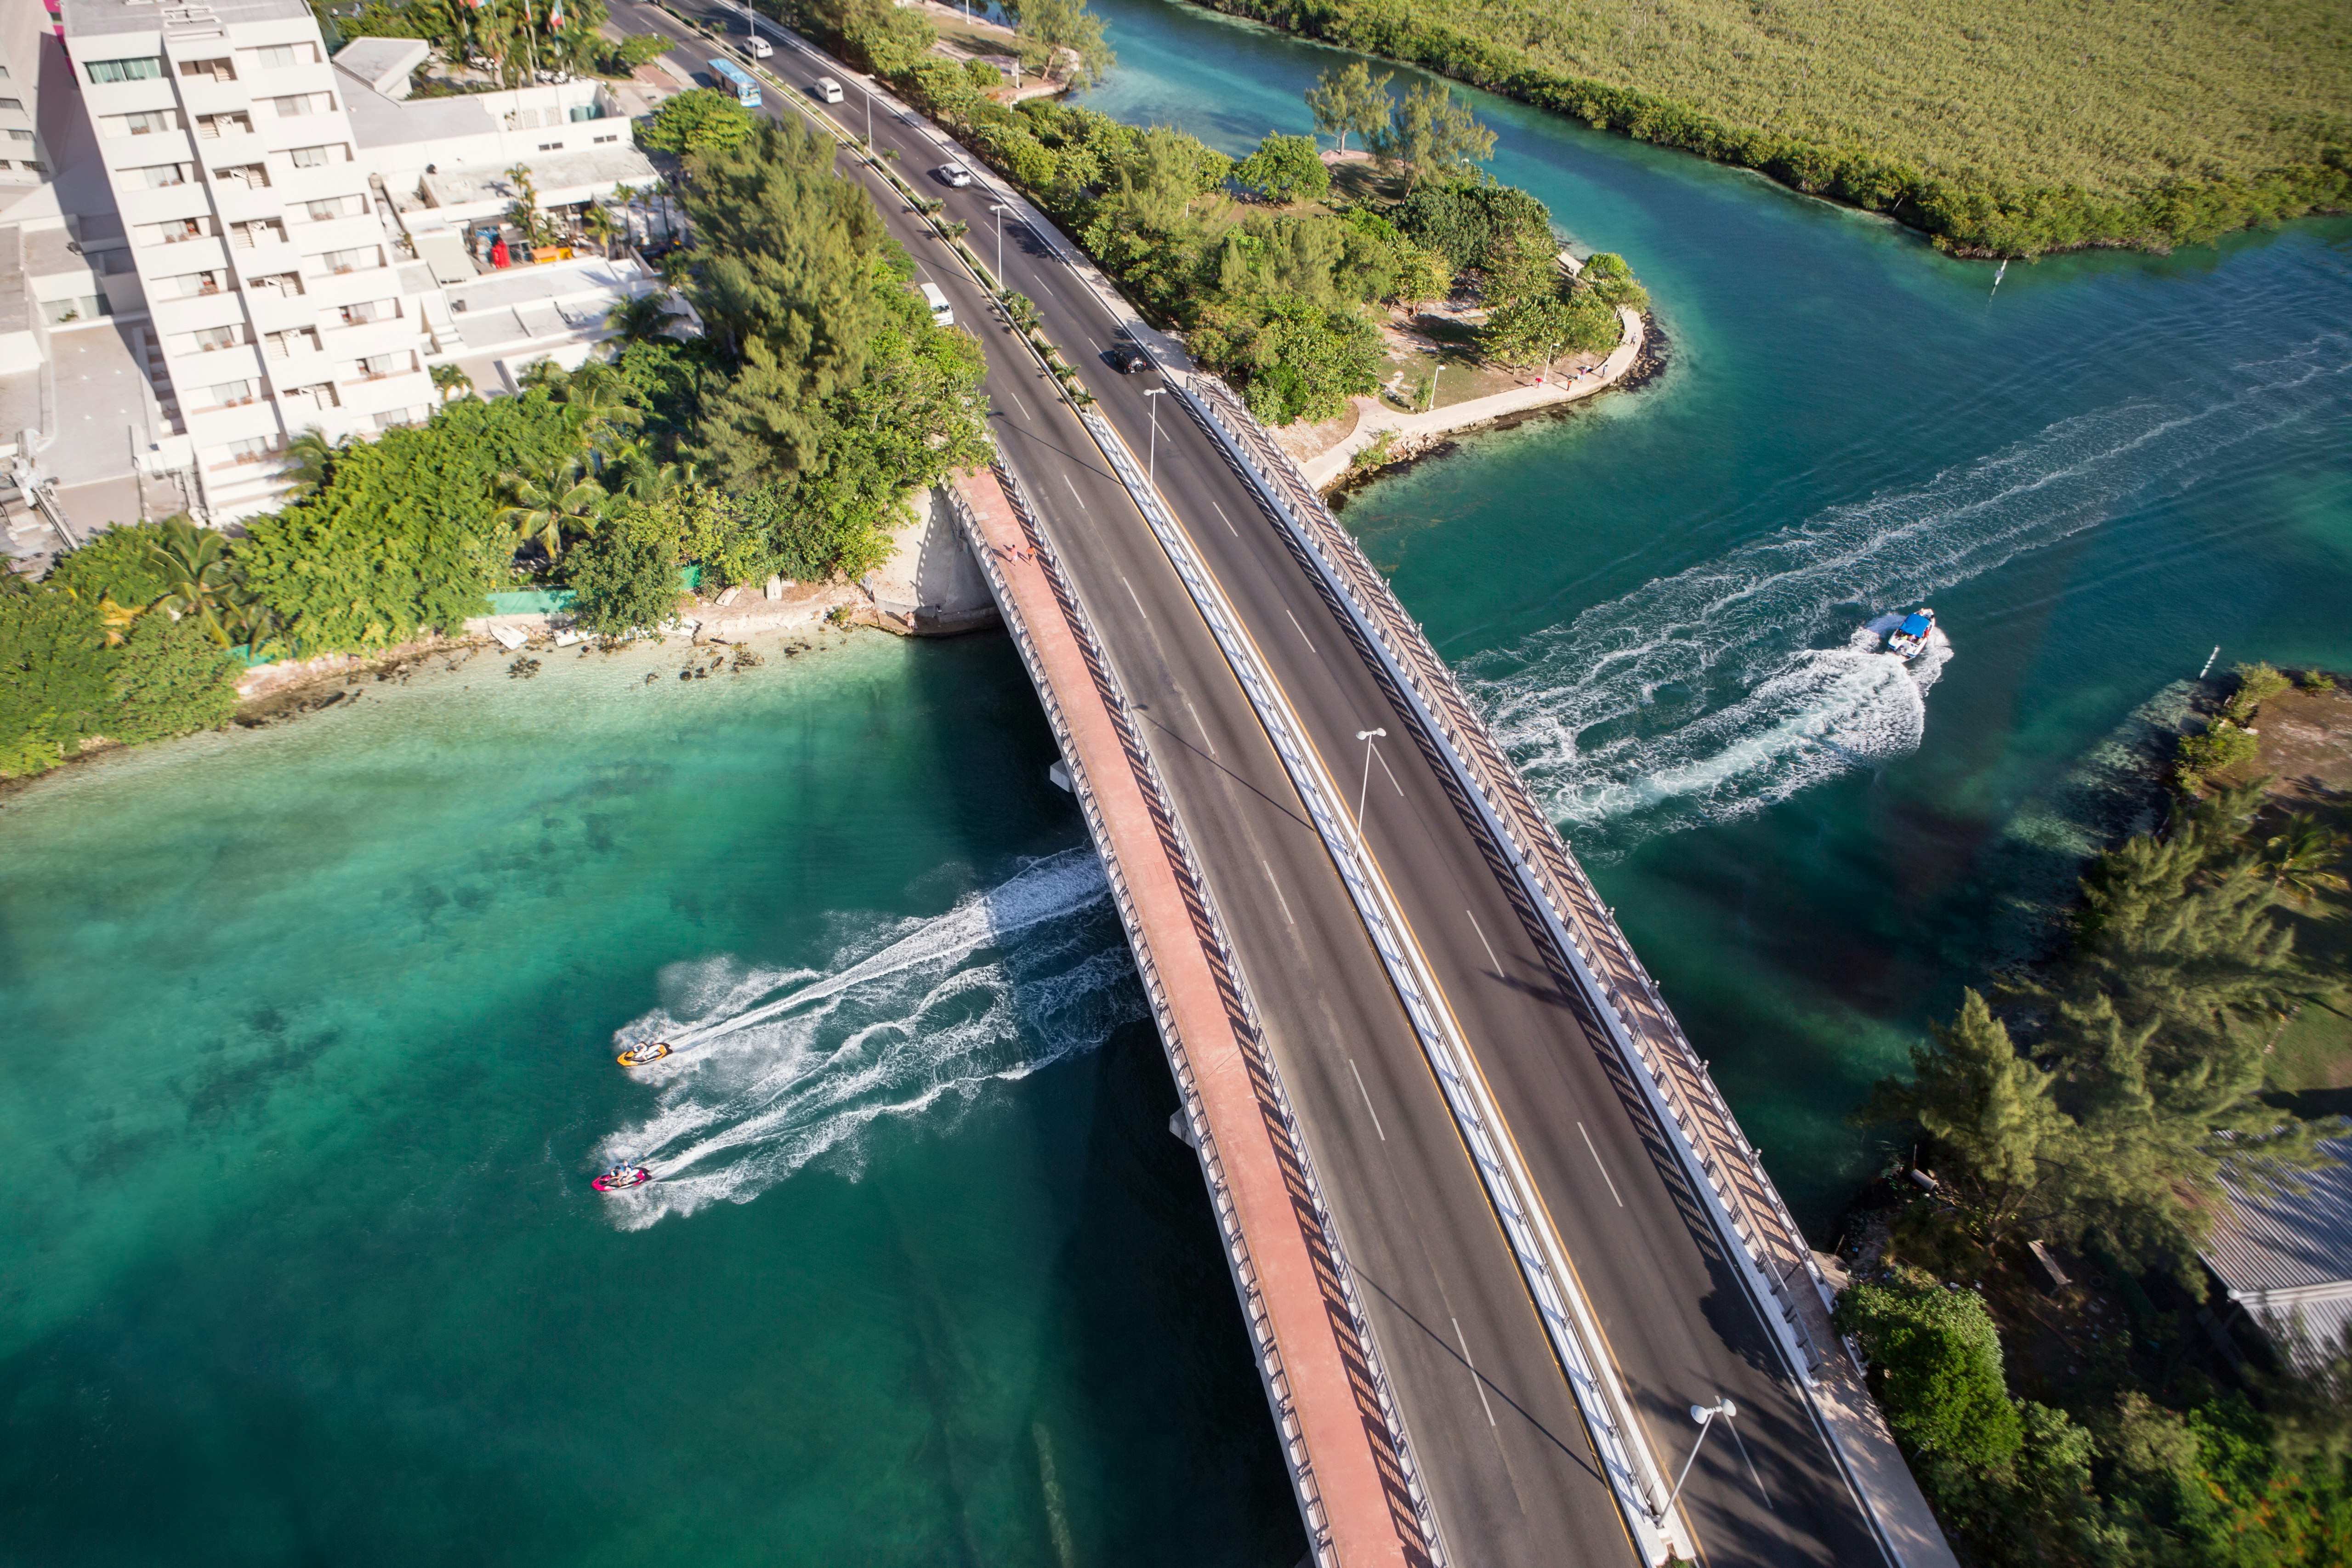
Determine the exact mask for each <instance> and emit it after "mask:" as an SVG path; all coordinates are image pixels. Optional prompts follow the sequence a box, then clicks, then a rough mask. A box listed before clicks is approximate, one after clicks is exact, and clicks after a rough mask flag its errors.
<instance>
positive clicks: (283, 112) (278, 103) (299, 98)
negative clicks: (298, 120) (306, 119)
mask: <svg viewBox="0 0 2352 1568" xmlns="http://www.w3.org/2000/svg"><path fill="white" fill-rule="evenodd" d="M268 104H269V107H270V108H271V109H273V110H276V111H277V114H278V119H280V120H291V119H293V118H294V117H295V116H296V115H298V114H308V113H310V110H311V104H310V94H309V93H307V92H297V93H291V94H289V95H288V96H286V97H284V98H273V99H270V100H268Z"/></svg>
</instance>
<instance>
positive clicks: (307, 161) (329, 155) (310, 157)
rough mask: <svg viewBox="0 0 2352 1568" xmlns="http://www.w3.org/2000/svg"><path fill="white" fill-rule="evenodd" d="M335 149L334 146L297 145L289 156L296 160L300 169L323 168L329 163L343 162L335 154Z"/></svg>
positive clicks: (296, 165)
mask: <svg viewBox="0 0 2352 1568" xmlns="http://www.w3.org/2000/svg"><path fill="white" fill-rule="evenodd" d="M335 151H336V149H334V148H332V147H297V148H295V149H294V150H293V151H292V152H290V153H288V154H287V156H288V157H289V158H291V159H293V160H294V166H295V167H296V168H298V169H323V168H325V167H326V166H327V165H328V164H329V163H340V162H341V159H338V158H336V157H334V156H333V153H335Z"/></svg>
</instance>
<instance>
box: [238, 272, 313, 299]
mask: <svg viewBox="0 0 2352 1568" xmlns="http://www.w3.org/2000/svg"><path fill="white" fill-rule="evenodd" d="M246 287H247V288H248V289H267V290H269V291H271V292H273V293H278V294H285V295H289V296H290V295H295V294H299V293H300V292H302V279H300V278H299V276H297V275H296V274H294V273H291V272H272V273H271V274H269V275H268V277H266V278H248V279H246Z"/></svg>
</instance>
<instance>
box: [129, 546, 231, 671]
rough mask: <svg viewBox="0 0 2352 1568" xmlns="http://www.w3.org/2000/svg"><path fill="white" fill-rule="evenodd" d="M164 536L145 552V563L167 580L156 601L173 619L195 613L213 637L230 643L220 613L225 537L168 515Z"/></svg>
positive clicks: (225, 594) (224, 603) (224, 595)
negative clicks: (159, 597) (161, 593)
mask: <svg viewBox="0 0 2352 1568" xmlns="http://www.w3.org/2000/svg"><path fill="white" fill-rule="evenodd" d="M147 562H148V564H149V565H151V566H152V567H153V568H154V569H155V570H156V571H157V572H159V573H161V574H163V581H164V582H165V584H168V586H167V588H166V589H165V591H164V594H163V597H162V598H161V599H158V600H156V601H155V602H156V604H157V605H159V606H161V607H162V608H163V609H164V610H166V611H168V612H169V613H170V614H171V615H172V616H173V619H175V620H176V619H177V618H179V617H180V616H195V617H196V619H197V622H198V623H199V624H200V625H201V626H203V627H204V628H205V631H207V632H209V633H211V634H212V637H213V640H214V641H215V642H217V643H219V644H220V645H221V646H222V647H228V646H229V640H228V637H227V636H226V626H224V625H223V622H222V615H223V612H225V611H226V609H227V608H228V603H229V568H228V541H227V540H226V538H224V537H222V536H221V535H220V534H217V533H215V532H214V531H212V530H211V529H209V528H198V527H197V526H196V525H195V524H194V523H193V522H190V521H188V520H187V519H186V518H184V517H175V518H172V519H169V520H168V521H165V522H164V523H163V538H162V539H160V540H158V541H157V542H155V544H154V545H153V546H152V548H151V549H150V550H149V551H148V552H147Z"/></svg>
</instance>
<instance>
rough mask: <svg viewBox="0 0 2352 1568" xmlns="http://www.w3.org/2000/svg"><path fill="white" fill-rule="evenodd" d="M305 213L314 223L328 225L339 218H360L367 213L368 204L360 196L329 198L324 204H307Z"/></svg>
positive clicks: (304, 207)
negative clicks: (327, 223)
mask: <svg viewBox="0 0 2352 1568" xmlns="http://www.w3.org/2000/svg"><path fill="white" fill-rule="evenodd" d="M302 210H303V211H304V212H306V213H308V214H309V215H310V221H311V222H312V223H326V222H328V221H330V220H331V219H334V218H339V217H360V216H364V215H365V214H366V212H367V202H366V201H365V200H364V199H363V198H362V197H359V196H329V197H328V198H327V199H326V200H325V201H322V202H306V203H304V204H303V209H302Z"/></svg>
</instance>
